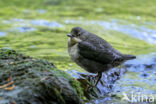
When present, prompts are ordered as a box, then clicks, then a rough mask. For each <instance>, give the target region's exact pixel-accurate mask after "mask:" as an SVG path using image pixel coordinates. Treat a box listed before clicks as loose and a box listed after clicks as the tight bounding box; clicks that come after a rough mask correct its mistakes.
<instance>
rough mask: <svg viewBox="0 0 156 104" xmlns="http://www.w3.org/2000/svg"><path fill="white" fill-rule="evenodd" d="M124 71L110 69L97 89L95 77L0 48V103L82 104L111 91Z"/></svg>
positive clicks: (121, 69)
mask: <svg viewBox="0 0 156 104" xmlns="http://www.w3.org/2000/svg"><path fill="white" fill-rule="evenodd" d="M125 72H126V70H125V69H123V68H118V69H112V70H111V71H110V72H108V73H107V75H105V74H103V78H102V80H101V82H100V83H99V84H98V86H97V87H92V85H94V81H95V76H96V75H95V74H88V73H80V72H76V71H68V72H65V71H61V70H59V69H57V68H56V67H55V65H54V64H53V63H50V62H48V61H46V60H40V59H35V58H32V57H29V56H26V55H23V54H20V53H17V52H16V51H14V50H8V49H0V104H83V103H87V102H89V101H91V100H93V99H94V100H95V99H97V98H103V97H104V96H107V95H108V94H109V93H110V92H112V89H113V84H114V83H115V81H116V80H118V79H120V76H121V75H123V74H124V73H125Z"/></svg>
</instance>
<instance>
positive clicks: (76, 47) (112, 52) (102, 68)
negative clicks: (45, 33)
mask: <svg viewBox="0 0 156 104" xmlns="http://www.w3.org/2000/svg"><path fill="white" fill-rule="evenodd" d="M67 36H68V37H69V40H68V53H69V56H70V57H71V59H72V60H73V61H74V62H75V63H76V64H78V65H79V66H80V67H82V68H84V69H85V70H86V71H88V72H90V73H98V75H97V77H98V79H97V81H96V83H95V86H96V85H97V84H98V82H99V80H100V79H101V77H102V72H106V71H108V70H109V69H111V68H114V67H117V66H119V65H121V64H122V63H123V62H125V61H127V60H131V59H135V58H136V56H134V55H127V54H122V53H120V52H119V51H117V50H116V49H114V48H113V47H112V46H111V45H110V44H109V43H108V42H107V41H105V40H104V39H102V38H100V37H99V36H97V35H95V34H93V33H90V32H88V31H86V30H85V29H83V28H81V27H74V28H72V30H71V33H70V34H68V35H67Z"/></svg>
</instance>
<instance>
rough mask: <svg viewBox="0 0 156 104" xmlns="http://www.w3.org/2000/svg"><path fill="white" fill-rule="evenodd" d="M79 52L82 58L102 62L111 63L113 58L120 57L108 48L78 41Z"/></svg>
mask: <svg viewBox="0 0 156 104" xmlns="http://www.w3.org/2000/svg"><path fill="white" fill-rule="evenodd" d="M78 47H79V54H80V55H82V56H83V57H84V58H87V59H89V60H93V61H96V62H99V63H102V64H109V63H112V62H113V61H114V60H116V59H119V58H121V56H119V55H117V54H115V53H114V52H112V51H111V50H108V49H100V48H97V47H95V46H94V45H92V44H91V43H89V42H84V41H83V42H80V43H79V44H78Z"/></svg>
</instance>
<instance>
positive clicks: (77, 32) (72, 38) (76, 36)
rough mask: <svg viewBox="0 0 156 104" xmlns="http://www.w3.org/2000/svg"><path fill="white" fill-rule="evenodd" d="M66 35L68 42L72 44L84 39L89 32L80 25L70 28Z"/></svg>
mask: <svg viewBox="0 0 156 104" xmlns="http://www.w3.org/2000/svg"><path fill="white" fill-rule="evenodd" d="M67 36H68V37H69V40H68V44H69V45H74V44H76V43H78V42H81V41H85V40H86V39H87V38H88V36H89V34H88V31H86V30H84V29H82V28H81V27H74V28H72V30H71V32H70V34H67Z"/></svg>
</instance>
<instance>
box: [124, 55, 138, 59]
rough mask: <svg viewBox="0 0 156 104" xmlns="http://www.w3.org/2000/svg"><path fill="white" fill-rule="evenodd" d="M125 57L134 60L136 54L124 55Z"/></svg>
mask: <svg viewBox="0 0 156 104" xmlns="http://www.w3.org/2000/svg"><path fill="white" fill-rule="evenodd" d="M123 57H124V59H125V60H132V59H135V58H136V56H134V55H124V56H123Z"/></svg>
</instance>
